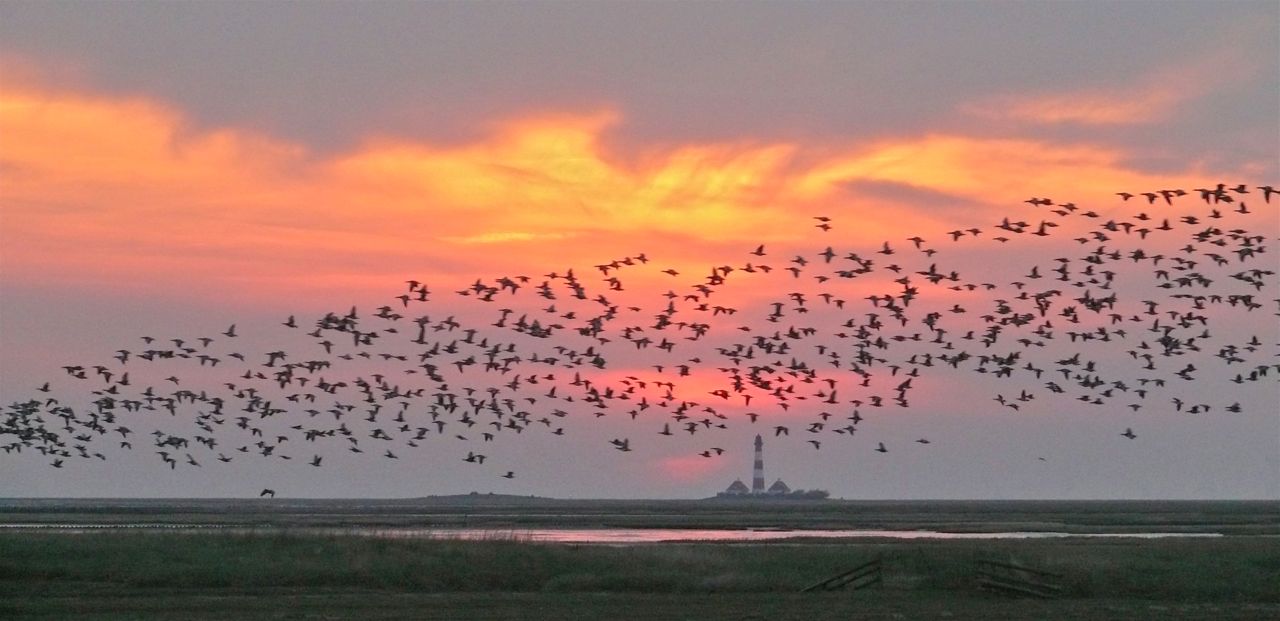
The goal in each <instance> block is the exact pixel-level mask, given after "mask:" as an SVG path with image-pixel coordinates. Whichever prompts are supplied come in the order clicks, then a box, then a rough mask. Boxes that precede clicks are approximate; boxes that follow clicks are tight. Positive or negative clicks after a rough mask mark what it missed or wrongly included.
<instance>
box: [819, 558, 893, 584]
mask: <svg viewBox="0 0 1280 621" xmlns="http://www.w3.org/2000/svg"><path fill="white" fill-rule="evenodd" d="M883 564H884V563H883V562H882V561H881V558H880V557H878V556H877V557H876V558H874V559H872V560H870V561H867V562H866V563H863V564H861V565H859V566H857V567H854V568H853V569H850V570H849V571H846V572H843V573H840V574H837V575H835V576H832V577H830V578H827V579H826V580H823V581H822V582H819V583H817V584H813V585H810V586H807V587H805V588H803V589H801V590H800V592H801V593H810V592H813V591H836V590H839V589H843V588H845V587H849V588H851V589H853V590H857V589H862V588H866V587H869V586H871V585H873V584H880V583H881V582H882V581H883V578H884V576H883V573H882V569H881V568H882V566H883Z"/></svg>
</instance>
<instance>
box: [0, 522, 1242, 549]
mask: <svg viewBox="0 0 1280 621" xmlns="http://www.w3.org/2000/svg"><path fill="white" fill-rule="evenodd" d="M0 529H6V530H9V529H14V530H29V531H34V532H57V533H65V534H77V533H91V532H103V531H131V532H137V531H156V532H169V533H174V532H177V533H189V534H201V533H209V534H212V533H231V534H246V535H254V534H263V535H265V534H274V533H281V532H286V533H291V534H302V535H326V536H352V537H380V538H388V539H457V540H465V541H527V542H544V543H576V544H641V543H675V542H698V541H710V542H744V543H749V542H753V541H778V540H795V539H1055V538H1064V537H1088V538H1100V537H1110V538H1119V537H1127V538H1135V539H1162V538H1186V537H1199V538H1203V537H1221V536H1223V535H1222V534H1221V533H1176V532H1117V533H1066V532H1051V531H1008V532H979V533H964V532H944V531H937V530H855V529H842V530H806V529H795V530H792V529H698V528H417V527H379V526H352V527H307V526H302V527H287V528H276V527H246V526H234V525H221V524H161V523H137V524H92V525H90V524H48V523H45V524H34V523H33V524H22V523H14V524H0Z"/></svg>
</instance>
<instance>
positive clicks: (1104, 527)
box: [0, 494, 1280, 535]
mask: <svg viewBox="0 0 1280 621" xmlns="http://www.w3.org/2000/svg"><path fill="white" fill-rule="evenodd" d="M13 522H21V523H33V522H34V523H87V524H110V523H174V524H191V523H203V524H234V525H245V526H264V525H269V526H282V527H290V526H336V527H350V526H375V525H376V526H409V527H427V528H429V527H460V526H461V527H479V528H520V527H528V528H537V527H551V528H571V527H573V528H582V527H586V528H594V527H619V528H637V527H638V528H748V527H757V528H758V527H765V528H808V529H828V528H829V529H897V530H910V529H935V530H945V531H956V532H993V531H1017V530H1029V531H1061V532H1071V533H1093V532H1141V531H1161V532H1216V533H1223V534H1232V535H1280V502H1276V501H961V500H952V501H861V500H831V501H826V502H789V501H767V502H761V501H750V500H747V501H742V500H710V501H708V500H563V499H552V498H533V497H524V496H503V495H488V494H475V495H461V496H438V497H427V498H411V499H398V500H367V499H351V500H342V499H333V500H302V499H283V498H282V499H275V500H272V499H188V500H181V499H178V500H174V499H165V500H104V499H32V500H21V499H0V524H4V523H13Z"/></svg>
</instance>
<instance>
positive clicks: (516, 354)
mask: <svg viewBox="0 0 1280 621" xmlns="http://www.w3.org/2000/svg"><path fill="white" fill-rule="evenodd" d="M1277 191H1278V190H1276V189H1275V188H1273V187H1272V186H1253V187H1250V186H1246V185H1235V186H1228V185H1226V184H1219V185H1216V186H1215V187H1208V188H1199V189H1196V190H1194V191H1192V192H1187V191H1184V190H1180V189H1171V190H1157V191H1150V192H1134V193H1127V192H1121V193H1118V195H1119V197H1120V199H1121V202H1120V203H1119V204H1118V205H1116V207H1117V208H1118V209H1119V210H1120V211H1124V212H1128V213H1127V215H1125V216H1123V217H1107V216H1103V215H1102V214H1100V213H1097V212H1095V211H1093V210H1090V209H1087V208H1085V207H1083V206H1077V205H1075V204H1073V203H1070V202H1058V201H1055V200H1053V199H1050V198H1042V197H1035V198H1031V199H1028V200H1027V201H1025V202H1026V204H1027V205H1029V207H1020V208H1019V209H1020V210H1022V211H1023V212H1024V213H1025V212H1028V211H1029V212H1030V215H1023V216H1021V217H1014V216H1009V217H1005V218H1003V219H1001V220H1000V221H999V222H997V223H993V225H991V226H988V227H987V228H967V229H957V230H954V231H950V232H946V233H945V234H944V235H937V236H935V237H936V239H931V240H926V239H925V238H923V237H920V236H913V237H910V238H904V239H902V240H897V241H894V240H890V241H885V242H884V243H883V244H881V245H880V247H879V248H878V249H876V250H873V251H870V252H866V253H859V252H856V251H852V250H849V249H843V248H837V247H836V246H835V245H828V244H827V242H828V241H831V242H834V241H836V240H837V239H838V237H839V234H838V229H839V227H838V226H837V224H838V223H837V222H835V221H834V220H833V219H832V218H830V217H827V216H817V217H815V218H814V220H813V223H814V227H815V228H816V229H817V230H818V232H816V233H815V234H814V235H815V236H816V237H818V238H819V239H820V240H821V241H819V243H818V244H817V246H818V247H816V248H814V249H813V252H810V253H807V254H798V255H795V256H793V257H792V256H775V254H774V253H773V252H771V251H770V250H769V249H768V248H766V246H765V245H758V246H757V247H756V248H754V250H750V251H748V252H744V256H743V257H741V258H740V259H738V260H736V261H733V262H730V263H726V264H724V265H718V266H711V267H710V268H709V269H708V271H707V272H706V273H705V274H703V275H702V276H701V277H699V278H697V279H696V280H694V281H693V282H685V280H686V279H685V277H684V276H682V275H681V274H680V272H679V271H677V270H675V269H672V268H667V269H663V270H655V268H654V267H653V266H651V263H652V261H651V259H650V258H649V257H648V256H646V255H645V254H637V255H632V256H626V257H620V258H618V259H616V260H610V261H607V262H604V263H601V264H598V265H595V266H593V267H591V268H589V269H585V270H584V269H578V270H574V269H569V270H566V271H563V272H552V273H548V274H545V275H543V276H530V275H508V276H500V277H496V278H489V279H485V278H481V279H477V280H475V282H474V283H472V284H471V285H469V286H466V287H464V288H462V289H460V290H456V291H443V292H442V291H438V290H436V289H432V288H429V287H428V285H427V284H426V283H423V282H418V281H416V280H410V281H408V282H407V283H405V286H404V287H403V289H402V290H401V291H400V292H399V293H398V295H396V296H395V297H394V298H393V299H391V300H389V301H388V302H389V303H388V304H386V305H384V306H382V307H380V308H376V309H374V310H373V311H372V312H368V311H366V312H361V311H360V310H358V309H357V308H351V309H350V310H348V311H334V312H329V313H327V314H324V315H323V316H319V317H315V318H313V319H305V318H302V317H298V316H289V317H288V318H287V319H285V320H284V321H282V322H281V325H280V326H278V327H277V328H276V329H277V330H281V331H284V332H287V333H288V334H290V335H292V336H291V337H290V338H293V339H294V340H297V341H298V342H299V346H298V347H290V348H289V349H288V350H287V351H286V350H285V349H278V350H273V351H264V352H251V351H249V349H248V348H247V347H242V346H240V343H241V342H242V341H241V333H240V330H241V329H240V328H238V327H237V326H236V325H231V326H230V327H228V328H227V329H225V330H223V331H221V332H220V333H213V334H210V335H204V336H184V337H180V338H160V337H153V336H142V337H140V338H139V340H138V341H137V342H136V343H133V344H131V345H129V346H126V347H125V348H122V349H120V350H119V351H117V352H116V355H115V356H114V357H113V359H112V360H111V361H110V362H103V363H101V364H87V363H79V364H69V365H67V366H64V367H63V370H64V371H65V377H64V378H63V379H60V380H55V381H50V382H47V383H45V384H44V385H42V386H39V387H38V388H37V391H38V392H39V393H40V394H39V395H36V396H34V397H32V398H29V399H25V400H22V401H18V402H14V403H11V404H9V405H7V406H5V407H4V409H3V410H2V411H0V449H3V451H4V453H5V454H11V455H19V454H24V453H26V454H30V453H38V454H39V455H41V456H43V458H45V459H46V460H47V461H48V463H49V464H50V465H51V466H52V467H54V468H62V467H64V466H65V465H66V464H67V462H68V460H75V459H81V460H105V459H107V456H108V454H110V453H111V452H112V451H115V450H145V451H149V452H152V453H154V454H155V456H156V457H157V458H158V459H159V461H160V463H162V464H164V467H167V468H173V469H176V468H179V467H193V468H194V467H202V466H204V465H205V464H207V463H209V462H230V461H232V460H235V459H241V458H242V457H250V456H256V457H258V458H262V459H266V460H291V459H296V460H298V461H299V462H305V463H308V464H310V465H311V466H314V467H317V468H318V467H322V466H324V465H327V463H331V462H332V460H330V462H326V458H328V457H331V456H332V455H334V454H335V452H342V451H347V452H350V453H363V454H368V455H375V456H380V457H381V458H383V459H392V460H394V459H399V458H400V456H401V455H402V454H405V452H406V451H412V450H414V449H421V448H423V447H426V446H429V445H430V444H431V443H432V442H445V441H448V444H447V446H445V447H440V448H443V449H444V450H453V451H456V453H457V455H456V456H457V458H458V459H459V460H460V461H464V462H467V463H469V464H474V465H475V466H476V467H482V468H490V469H493V472H494V475H496V476H501V477H505V478H514V477H515V476H516V471H515V469H513V467H512V466H510V464H509V463H507V465H502V464H503V463H504V461H503V459H502V457H501V456H500V455H496V454H491V453H493V452H494V451H493V450H491V447H494V446H497V444H496V443H493V444H491V443H492V442H493V441H494V440H495V439H496V438H497V437H498V436H499V435H500V434H509V435H511V436H524V435H525V434H551V435H553V436H566V435H572V431H573V425H572V424H571V423H572V422H573V421H575V420H578V419H588V420H594V419H597V418H609V419H623V420H627V421H629V423H628V424H617V425H614V427H611V429H631V430H633V431H632V432H629V433H624V434H623V437H616V438H613V439H612V440H610V441H609V445H610V446H612V447H613V449H616V450H617V451H619V452H630V451H633V450H635V449H637V448H640V447H641V446H644V445H645V444H646V443H649V442H657V441H659V439H661V438H664V437H670V436H677V435H679V436H686V437H690V438H694V439H696V441H698V442H705V444H702V445H700V447H699V448H700V449H701V450H697V449H695V452H696V453H697V454H701V455H703V456H705V457H713V456H715V455H719V454H721V453H723V452H724V449H723V448H722V447H721V446H719V444H723V443H722V442H717V441H716V439H717V434H718V433H721V432H723V431H724V430H727V429H729V428H730V427H731V426H735V425H759V426H761V427H763V428H764V429H763V432H764V433H767V434H771V435H773V436H788V437H798V438H803V439H804V442H805V443H807V444H809V445H811V446H812V447H813V449H819V450H821V449H824V448H826V447H828V446H830V445H831V444H832V443H834V442H840V441H852V440H853V439H854V438H855V436H857V435H858V431H859V424H860V423H861V422H862V421H863V419H864V418H865V417H869V416H873V415H874V414H873V413H877V412H882V411H884V409H888V408H893V407H903V408H905V407H909V406H910V401H909V395H910V392H911V391H912V390H913V389H914V388H916V387H917V386H919V385H921V384H923V383H925V382H927V381H929V380H928V378H929V376H930V374H931V372H934V371H937V370H950V371H953V372H970V373H974V374H981V375H983V376H984V378H985V379H984V380H983V382H985V383H986V384H995V385H996V386H998V387H1001V388H1000V389H999V390H998V392H996V394H994V396H993V397H992V401H991V402H989V404H988V407H990V408H996V409H999V410H1000V411H1009V412H1011V413H1012V411H1025V409H1029V407H1030V404H1031V402H1033V401H1034V400H1036V399H1039V398H1040V397H1041V396H1045V395H1049V396H1052V397H1054V398H1057V399H1061V400H1071V401H1073V402H1075V403H1078V404H1080V405H1081V407H1096V408H1102V409H1104V410H1107V411H1133V412H1136V411H1139V410H1143V409H1146V410H1157V411H1168V412H1170V413H1184V414H1201V413H1211V412H1214V413H1220V412H1227V413H1238V412H1240V411H1241V410H1242V406H1241V404H1240V403H1239V401H1238V399H1233V398H1232V395H1231V394H1205V391H1204V390H1199V389H1197V386H1198V385H1199V384H1198V382H1199V381H1200V380H1201V379H1202V378H1203V377H1204V376H1206V375H1208V374H1215V375H1218V376H1221V377H1224V378H1225V379H1227V380H1230V381H1231V382H1234V384H1237V385H1239V384H1246V383H1255V382H1263V381H1272V382H1274V381H1275V380H1274V378H1275V377H1280V364H1276V355H1277V353H1276V350H1275V346H1276V344H1275V343H1273V342H1266V343H1264V338H1265V339H1268V340H1270V339H1272V338H1274V337H1275V334H1274V332H1275V325H1276V324H1275V320H1274V319H1269V318H1265V317H1266V316H1268V315H1271V316H1274V315H1280V312H1277V311H1280V306H1278V304H1280V300H1278V299H1275V298H1276V289H1277V284H1276V283H1277V279H1276V276H1275V271H1274V270H1272V269H1266V266H1267V265H1268V264H1270V265H1274V263H1275V262H1274V261H1263V260H1260V257H1263V256H1264V255H1265V254H1266V252H1267V249H1268V248H1267V246H1266V243H1267V241H1268V240H1267V235H1262V234H1257V233H1254V232H1251V231H1249V230H1245V229H1243V228H1240V227H1239V226H1236V225H1233V224H1231V223H1230V222H1231V221H1232V220H1233V219H1238V218H1243V217H1244V216H1246V215H1248V214H1250V213H1251V211H1250V207H1248V206H1247V204H1246V201H1252V202H1255V204H1256V202H1257V201H1254V200H1253V197H1255V196H1256V197H1257V198H1258V199H1260V200H1261V202H1262V203H1264V204H1266V205H1270V203H1271V197H1272V195H1273V194H1276V193H1277ZM1135 205H1136V206H1137V208H1135ZM1272 222H1274V220H1272ZM1072 230H1074V231H1075V232H1076V233H1075V234H1078V236H1077V237H1074V238H1070V237H1067V235H1071V234H1072V233H1062V232H1060V231H1072ZM1268 233H1273V232H1271V231H1269V232H1268ZM1051 236H1056V237H1059V239H1058V240H1054V241H1055V242H1058V243H1057V245H1056V246H1049V247H1052V248H1054V249H1056V250H1063V249H1065V251H1064V252H1065V256H1061V257H1057V258H1052V259H1048V260H1047V261H1045V262H1044V263H1043V264H1039V265H1028V266H1025V268H1024V267H1023V266H1011V267H1013V269H1017V270H1018V271H1019V272H1022V273H1021V274H1020V275H1018V276H1016V277H1015V279H1014V280H1012V281H1009V280H1000V279H998V278H996V277H994V276H990V275H989V274H992V273H994V272H995V271H998V270H1000V269H1004V268H1005V266H994V267H993V266H984V267H980V268H978V267H975V268H972V269H969V270H968V271H970V272H971V273H977V272H981V273H977V274H976V275H977V276H979V277H978V278H974V277H972V275H971V274H961V273H960V271H959V270H957V269H952V268H951V267H944V263H943V261H944V260H945V259H946V256H947V254H948V252H950V251H951V250H952V249H953V248H957V249H958V248H961V247H962V245H963V244H966V243H970V244H1008V243H1010V242H1018V243H1023V244H1026V243H1033V244H1036V246H1034V247H1033V248H1032V251H1033V252H1036V256H1041V257H1045V256H1047V254H1046V253H1045V252H1044V250H1046V249H1047V248H1041V246H1043V245H1047V244H1049V243H1050V242H1048V241H1044V240H1043V238H1047V237H1051ZM1068 239H1071V240H1072V241H1070V242H1068V241H1067V240H1068ZM1018 243H1015V244H1013V246H1017V245H1018ZM1013 246H1002V247H1001V248H1007V247H1013ZM1072 249H1074V251H1072ZM788 254H789V253H788ZM957 262H959V263H963V261H962V260H958V261H957ZM637 270H644V271H646V274H647V276H646V277H647V278H649V279H650V280H652V279H653V278H664V279H667V278H669V279H670V281H671V282H672V283H673V284H675V285H676V288H675V289H671V290H668V291H666V292H665V293H661V294H659V295H658V296H656V298H643V297H642V298H641V301H640V302H639V303H638V305H631V304H630V302H629V301H630V300H633V299H636V298H637V295H636V292H635V291H631V290H629V289H627V287H626V282H625V281H624V278H628V277H629V276H630V274H632V273H634V272H635V271H637ZM659 274H661V276H659ZM1006 278H1007V277H1006ZM676 283H682V284H676ZM738 283H741V287H742V289H741V293H743V294H745V295H741V296H738V297H737V298H735V297H734V293H731V292H732V291H735V290H734V289H733V285H736V284H738ZM783 291H786V293H781V292H783ZM863 294H866V295H863ZM855 296H857V297H855ZM762 297H765V298H771V299H766V300H763V301H762V300H761V299H760V298H762ZM442 298H443V300H442ZM735 299H737V300H738V306H736V307H735V306H733V305H732V304H733V303H734V302H733V300H735ZM624 300H627V301H624ZM646 303H648V306H646V305H645V304H646ZM1266 307H1272V308H1271V309H1270V310H1269V311H1268V310H1263V309H1264V308H1266ZM1257 311H1262V312H1257ZM744 317H746V319H744ZM1255 317H1263V318H1258V319H1255ZM1258 332H1263V334H1261V335H1260V334H1258ZM255 333H256V332H255ZM1269 348H1270V349H1269ZM617 369H620V370H617ZM1273 373H1274V375H1273ZM1268 378H1271V379H1268ZM63 382H69V383H70V384H71V385H72V387H73V388H74V390H75V392H74V395H75V396H74V397H66V396H60V394H61V391H59V392H58V393H55V389H54V384H62V383H63ZM986 384H984V385H986ZM1224 385H1225V384H1224ZM969 409H980V408H979V407H978V406H970V407H969ZM142 426H150V427H154V429H151V430H149V431H143V430H142V429H141V427H142ZM135 428H138V430H136V431H135ZM637 434H639V435H637ZM1116 435H1117V436H1121V437H1122V438H1124V439H1119V440H1117V441H1120V442H1124V441H1128V440H1134V439H1136V438H1138V437H1139V434H1138V433H1136V432H1135V431H1134V430H1133V428H1132V427H1129V428H1125V429H1124V430H1123V431H1122V432H1121V431H1120V430H1119V429H1118V428H1117V429H1116ZM454 442H457V443H461V444H460V445H459V444H454ZM916 442H918V443H919V444H921V445H928V444H931V441H930V440H929V439H927V438H920V439H918V440H916ZM104 445H105V448H104ZM871 445H874V447H875V448H874V449H869V450H874V451H876V452H879V453H887V452H889V451H890V450H891V449H890V447H887V446H886V445H885V443H884V441H883V440H880V441H874V442H872V443H870V444H868V445H867V446H868V447H869V446H871ZM437 446H438V447H439V445H437ZM486 447H490V449H487V448H486ZM494 464H499V465H497V466H495V465H494ZM262 495H270V496H274V495H275V492H274V491H273V490H270V489H266V490H263V491H262Z"/></svg>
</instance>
